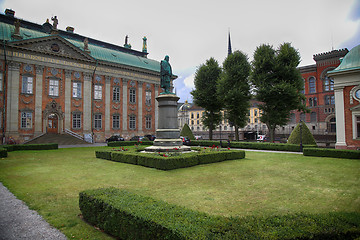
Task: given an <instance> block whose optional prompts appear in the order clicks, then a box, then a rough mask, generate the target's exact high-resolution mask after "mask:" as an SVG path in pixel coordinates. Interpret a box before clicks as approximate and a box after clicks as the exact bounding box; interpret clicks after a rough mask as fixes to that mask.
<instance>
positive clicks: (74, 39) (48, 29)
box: [0, 14, 160, 72]
mask: <svg viewBox="0 0 360 240" xmlns="http://www.w3.org/2000/svg"><path fill="white" fill-rule="evenodd" d="M16 20H20V28H19V29H20V31H19V37H14V32H15V25H14V23H15V21H16ZM55 32H56V33H55V35H56V36H59V37H61V38H63V39H64V40H65V41H67V42H69V43H70V44H72V45H73V46H75V47H76V48H78V49H79V50H81V51H83V52H84V53H86V54H88V55H89V56H90V57H92V58H93V59H94V61H96V60H98V61H105V62H109V63H115V64H121V65H126V66H130V67H135V68H141V69H145V70H150V71H154V72H160V62H159V61H156V60H152V59H148V58H147V53H146V52H140V51H136V50H133V49H130V48H125V47H121V46H118V45H114V44H111V43H106V42H102V41H100V40H96V39H92V38H88V37H85V36H81V35H79V34H76V33H74V32H72V31H63V30H59V29H56V30H55ZM49 36H54V30H52V25H51V24H50V23H48V22H46V23H44V24H43V25H39V24H36V23H32V22H29V21H26V20H22V19H18V18H15V17H14V16H8V15H4V14H0V40H2V41H4V40H5V41H6V42H7V43H16V42H21V41H24V40H29V39H39V40H40V39H42V38H45V37H49ZM86 38H87V39H88V51H85V50H84V40H85V39H86Z"/></svg>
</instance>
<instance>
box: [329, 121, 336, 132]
mask: <svg viewBox="0 0 360 240" xmlns="http://www.w3.org/2000/svg"><path fill="white" fill-rule="evenodd" d="M329 132H336V119H335V118H331V119H330V121H329Z"/></svg>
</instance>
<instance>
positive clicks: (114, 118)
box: [112, 115, 120, 129]
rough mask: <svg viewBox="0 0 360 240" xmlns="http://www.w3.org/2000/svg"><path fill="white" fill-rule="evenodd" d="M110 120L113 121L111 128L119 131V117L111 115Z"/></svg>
mask: <svg viewBox="0 0 360 240" xmlns="http://www.w3.org/2000/svg"><path fill="white" fill-rule="evenodd" d="M112 119H113V121H112V127H113V128H114V129H119V128H120V115H113V117H112Z"/></svg>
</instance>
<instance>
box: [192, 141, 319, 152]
mask: <svg viewBox="0 0 360 240" xmlns="http://www.w3.org/2000/svg"><path fill="white" fill-rule="evenodd" d="M190 144H191V146H207V147H208V146H220V141H209V140H198V141H192V142H191V143H190ZM221 146H222V147H228V142H227V141H222V142H221ZM230 147H231V148H242V149H257V150H273V151H289V152H300V146H299V145H296V144H286V143H262V142H230ZM307 147H317V146H316V145H303V148H307Z"/></svg>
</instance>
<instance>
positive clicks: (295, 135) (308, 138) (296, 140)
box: [287, 121, 316, 145]
mask: <svg viewBox="0 0 360 240" xmlns="http://www.w3.org/2000/svg"><path fill="white" fill-rule="evenodd" d="M300 124H301V139H302V144H308V145H316V141H315V138H314V136H313V135H312V134H311V132H310V130H309V128H308V127H307V126H306V124H305V123H304V122H302V121H301V122H300V123H299V124H298V125H297V126H296V127H295V129H294V130H293V131H292V132H291V134H290V137H289V139H288V142H287V143H288V144H300Z"/></svg>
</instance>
